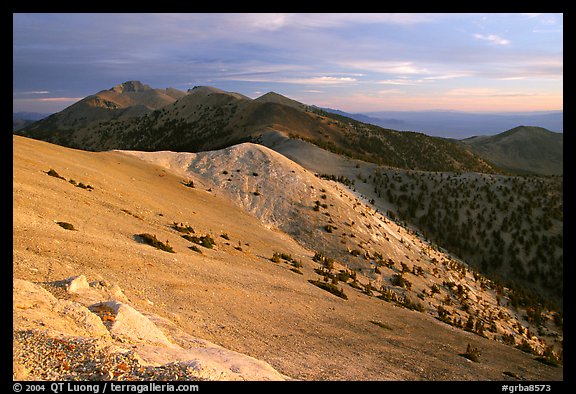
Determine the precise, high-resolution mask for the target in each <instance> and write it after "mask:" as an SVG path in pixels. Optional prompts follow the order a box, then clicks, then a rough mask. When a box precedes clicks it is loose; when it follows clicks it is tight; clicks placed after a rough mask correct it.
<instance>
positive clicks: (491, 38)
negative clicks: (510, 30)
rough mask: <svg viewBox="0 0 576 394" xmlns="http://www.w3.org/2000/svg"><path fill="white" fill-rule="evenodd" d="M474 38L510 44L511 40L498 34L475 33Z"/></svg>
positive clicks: (497, 43)
mask: <svg viewBox="0 0 576 394" xmlns="http://www.w3.org/2000/svg"><path fill="white" fill-rule="evenodd" d="M474 38H476V39H478V40H484V41H488V42H490V43H492V44H496V45H509V44H510V40H507V39H505V38H502V37H500V36H497V35H496V34H478V33H476V34H474Z"/></svg>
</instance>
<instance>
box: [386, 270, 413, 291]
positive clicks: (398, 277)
mask: <svg viewBox="0 0 576 394" xmlns="http://www.w3.org/2000/svg"><path fill="white" fill-rule="evenodd" d="M390 282H391V283H392V284H393V285H394V286H398V287H402V288H403V289H404V288H405V289H408V290H410V289H411V288H412V283H411V282H410V281H409V280H408V279H406V278H404V276H403V275H402V274H401V273H399V274H394V275H392V278H390Z"/></svg>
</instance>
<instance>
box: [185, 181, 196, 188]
mask: <svg viewBox="0 0 576 394" xmlns="http://www.w3.org/2000/svg"><path fill="white" fill-rule="evenodd" d="M182 184H183V185H184V186H186V187H190V188H194V181H193V180H191V179H190V180H187V181H185V182H182Z"/></svg>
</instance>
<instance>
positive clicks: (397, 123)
mask: <svg viewBox="0 0 576 394" xmlns="http://www.w3.org/2000/svg"><path fill="white" fill-rule="evenodd" d="M326 110H327V111H330V112H334V113H337V114H340V115H343V116H347V117H350V118H353V119H356V120H358V121H360V122H365V123H371V124H375V125H377V126H381V127H387V128H391V129H396V130H404V131H419V132H422V133H425V134H428V135H431V136H437V137H444V138H454V139H464V138H469V137H472V136H477V135H494V134H498V133H501V132H503V131H505V130H509V129H513V128H514V127H517V126H520V125H530V126H537V127H542V128H545V129H548V130H550V131H553V132H556V133H561V132H563V131H564V113H563V111H551V112H524V113H474V112H461V111H378V112H365V113H354V114H351V113H346V112H343V111H338V110H333V109H326Z"/></svg>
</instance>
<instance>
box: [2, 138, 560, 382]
mask: <svg viewBox="0 0 576 394" xmlns="http://www.w3.org/2000/svg"><path fill="white" fill-rule="evenodd" d="M13 144H14V164H13V170H14V171H13V174H14V175H13V187H14V194H13V196H14V197H13V199H14V215H13V216H14V221H13V223H14V224H13V229H14V237H13V250H14V258H13V272H14V278H15V284H14V289H15V290H14V292H15V294H16V293H17V292H18V291H19V290H18V291H17V289H20V288H21V287H22V286H23V287H25V288H33V289H34V290H33V291H34V292H41V291H40V290H38V289H37V287H34V286H42V287H43V288H44V289H46V290H49V291H53V294H54V295H55V298H56V300H63V299H64V301H66V300H65V298H67V297H68V296H70V297H76V295H74V294H70V293H71V291H70V289H69V287H70V286H68V290H67V291H66V288H67V287H66V285H64V283H65V282H63V281H64V280H65V279H66V278H70V277H75V276H78V275H84V276H85V277H86V279H87V283H89V284H92V285H89V286H88V287H86V286H85V285H84V286H82V288H84V289H85V290H90V292H91V290H92V289H96V288H100V287H99V286H103V287H105V288H106V289H109V290H106V293H105V294H107V295H106V296H105V298H106V299H105V300H95V299H94V298H93V299H91V300H90V301H89V302H87V303H85V304H82V302H81V300H80V299H73V298H70V299H69V300H67V301H70V302H72V303H74V304H70V303H68V302H64V303H63V301H54V299H52V298H50V297H48V298H49V299H50V301H49V302H48V304H50V305H52V307H51V308H52V309H50V308H48V310H47V312H49V313H52V314H53V313H56V314H57V315H58V318H59V319H60V318H66V319H67V318H68V317H69V316H68V317H65V316H62V314H61V312H62V308H61V306H62V305H64V306H65V305H68V306H70V308H72V309H71V310H75V311H77V312H74V316H81V315H82V314H84V315H85V316H92V317H90V318H86V319H80V320H81V321H84V322H89V321H91V322H92V323H90V324H91V325H90V327H92V326H93V327H99V328H95V329H94V330H97V334H94V333H95V332H96V331H93V332H92V333H93V334H94V335H92V334H90V336H89V337H86V338H89V339H87V340H86V341H84V340H82V338H80V339H78V340H77V342H73V343H72V345H74V346H76V345H78V344H82V345H81V346H80V347H81V348H82V349H86V351H88V350H89V349H94V347H93V346H99V345H98V344H97V343H96V342H97V341H96V339H97V336H98V335H100V334H101V335H102V336H103V337H105V338H108V336H107V335H110V337H111V338H112V341H116V340H117V338H122V335H120V334H118V331H115V329H112V331H111V330H110V329H109V327H107V324H109V323H111V321H110V320H109V319H114V321H116V319H117V317H118V314H119V313H120V312H119V311H120V310H121V308H120V304H126V305H128V306H129V307H130V308H132V309H133V310H135V311H138V312H139V313H140V314H142V315H143V316H145V317H147V318H148V320H150V321H151V322H152V323H154V325H155V326H156V327H157V328H158V330H159V331H156V330H153V331H155V332H156V334H155V335H156V338H167V340H168V342H170V343H171V345H168V344H167V343H165V345H166V346H168V347H171V346H172V345H174V346H179V348H178V349H177V350H178V351H177V352H176V351H175V352H165V353H164V354H165V355H166V357H167V358H164V359H162V360H152V362H156V364H153V365H146V364H145V362H142V361H138V360H139V358H137V357H134V358H127V356H126V355H125V356H123V357H124V358H122V357H121V356H115V355H114V353H113V352H111V351H108V350H106V352H107V353H106V354H109V357H108V358H107V360H112V361H110V362H111V363H112V364H111V367H110V368H111V369H110V371H111V373H112V375H114V374H115V373H117V372H118V370H120V371H122V370H123V369H126V368H128V370H129V371H130V372H129V373H130V374H135V375H134V376H135V377H138V378H142V377H143V376H144V375H145V374H152V373H157V374H161V373H163V372H162V371H165V370H166V368H167V366H168V365H169V364H170V365H175V364H171V363H174V362H180V364H178V365H176V366H174V367H170V368H173V369H171V371H172V372H170V373H176V374H180V375H178V376H187V377H188V378H191V377H192V376H196V377H198V378H208V379H213V378H214V375H211V374H207V375H202V374H199V370H198V369H196V370H194V368H192V369H188V367H189V366H190V365H192V364H193V365H200V364H201V363H200V364H198V363H196V364H194V363H192V364H190V363H188V361H191V359H194V360H196V357H198V356H193V357H191V356H190V355H189V353H186V354H188V355H187V356H186V357H185V358H186V359H187V360H183V358H180V359H178V357H176V356H177V355H178V354H182V352H183V351H185V352H188V350H189V348H191V342H194V341H192V340H191V339H190V337H186V338H189V340H188V342H186V341H182V340H180V339H178V338H181V337H182V335H183V334H182V332H183V333H185V334H186V335H188V336H191V337H194V338H201V339H202V340H204V341H210V342H212V343H214V344H216V345H218V346H221V347H223V348H225V349H229V350H230V351H233V352H236V353H233V354H235V355H237V353H241V354H245V355H247V356H249V357H251V358H248V359H246V358H242V359H243V360H251V363H252V364H251V365H257V366H258V367H259V368H260V367H261V368H263V369H262V370H266V371H267V373H270V374H272V375H267V376H276V377H278V376H279V375H274V374H275V373H276V372H274V371H273V370H271V369H269V368H268V366H266V364H262V363H260V362H256V361H254V360H253V359H256V360H261V361H263V362H265V363H267V364H268V365H269V366H271V367H272V368H273V369H274V370H276V371H278V372H279V373H280V374H282V376H280V377H286V376H289V377H290V378H294V379H304V380H325V379H328V380H502V379H511V380H513V379H536V380H557V379H562V368H561V367H553V366H550V365H547V364H545V363H542V362H539V361H537V360H536V358H537V357H543V356H544V355H548V356H551V354H552V353H551V351H552V350H554V352H555V353H556V354H558V353H560V352H561V338H562V336H561V331H559V329H558V328H557V327H555V326H554V324H553V322H552V319H553V316H552V315H549V316H548V320H547V321H546V322H545V324H544V326H542V327H541V328H540V330H538V329H536V327H535V326H534V325H532V323H529V322H528V321H527V320H526V319H525V318H524V315H525V313H526V312H525V311H524V310H522V308H519V309H514V308H511V307H510V306H508V305H507V304H508V302H509V293H508V291H507V290H506V289H504V288H498V287H496V286H494V284H493V283H491V282H490V281H488V280H486V279H485V278H483V277H481V276H478V275H477V274H476V273H474V272H473V271H472V270H470V269H469V268H468V267H466V266H465V264H463V263H462V262H459V261H457V260H455V259H454V258H453V257H451V256H449V255H447V254H445V253H443V252H441V251H439V250H438V249H437V248H435V247H434V246H433V245H430V244H428V243H427V242H424V241H423V240H422V239H420V238H419V237H417V236H416V235H415V234H414V233H413V232H412V231H409V230H407V229H406V228H404V227H402V226H400V225H398V224H397V223H394V222H393V221H390V220H388V219H386V218H385V217H382V216H381V215H380V214H378V213H377V212H375V211H374V210H373V209H372V208H370V207H368V206H367V205H366V204H365V203H364V202H363V201H362V200H361V199H360V198H359V197H358V196H356V195H354V194H353V193H352V192H351V191H350V190H348V189H347V188H345V187H343V186H341V185H340V184H337V183H335V182H332V181H327V180H324V179H319V178H317V177H315V176H314V175H313V174H312V173H310V172H309V171H307V170H305V169H303V168H301V167H300V166H298V165H296V164H295V163H293V162H290V161H289V160H287V159H286V158H283V157H281V156H279V155H278V154H276V153H275V152H273V151H270V150H269V149H266V148H263V147H260V146H255V145H253V144H244V145H240V146H237V147H232V148H230V149H228V150H224V151H220V152H207V153H202V154H197V155H192V156H188V155H182V154H173V153H170V152H164V153H150V155H151V159H150V160H151V161H154V162H156V163H158V164H161V165H162V166H158V165H155V164H151V163H145V162H143V161H142V160H140V159H137V158H135V157H132V155H133V154H132V155H128V154H126V153H121V152H101V153H92V152H83V151H76V150H71V149H67V148H62V147H58V146H54V145H51V144H47V143H44V142H39V141H34V140H29V139H25V138H22V137H14V142H13ZM263 160H268V162H267V163H266V164H263ZM218 166H221V167H220V168H218ZM259 166H260V167H259ZM50 169H53V170H54V171H50ZM238 170H240V171H238ZM225 171H227V172H228V173H227V174H225V173H224V172H225ZM255 173H256V174H255ZM57 174H58V175H60V178H59V177H56V176H54V175H57ZM50 175H52V176H50ZM275 177H277V178H275ZM62 178H64V179H62ZM228 179H231V180H230V181H228ZM268 179H269V180H268ZM282 180H283V181H282ZM88 186H89V187H88ZM192 186H193V187H192ZM310 186H313V188H314V190H313V188H312V187H310ZM254 188H256V190H254ZM303 190H309V193H308V194H309V196H306V195H305V196H302V195H301V194H299V193H304V192H303ZM322 190H324V191H322ZM254 192H258V193H257V194H254ZM324 194H325V195H326V198H323V197H322V195H324ZM259 197H264V198H265V199H266V201H261V200H263V199H260V200H259V199H258V198H259ZM300 199H301V201H302V202H301V206H294V205H293V204H294V203H295V201H300ZM316 201H319V204H316ZM286 203H287V205H286ZM323 204H325V207H324V205H323ZM239 206H241V207H244V209H239ZM316 206H318V208H317V210H315V207H316ZM249 212H251V213H249ZM255 215H257V216H260V217H261V218H262V219H263V221H264V223H265V224H266V225H264V224H263V221H262V220H260V219H259V218H257V217H256V216H255ZM291 215H293V216H294V217H295V218H296V220H293V219H291ZM281 217H285V218H286V220H285V221H286V223H283V221H281V220H279V219H278V218H281ZM330 220H332V221H333V223H331V222H330ZM299 221H300V223H299ZM352 221H354V223H352ZM65 223H69V224H70V225H72V226H69V225H65ZM327 225H331V226H332V227H331V228H329V227H326V226H327ZM368 225H369V226H368ZM305 229H308V231H309V233H306V232H304V230H305ZM328 229H331V230H332V231H331V232H330V231H328ZM143 234H152V235H154V236H156V238H157V240H159V241H160V242H162V243H163V244H164V245H167V246H169V247H170V248H171V249H172V251H173V252H174V253H170V252H167V251H164V250H159V249H156V248H154V247H152V246H150V245H147V244H145V243H144V242H143V241H144V239H145V238H144V237H143ZM344 234H346V235H344ZM183 235H186V236H187V237H183ZM209 240H211V241H212V242H208V241H209ZM342 241H344V242H342ZM356 249H357V250H358V252H359V253H356V252H354V251H355V250H356ZM333 256H334V259H332V257H333ZM337 256H341V257H342V259H339V258H336V257H337ZM346 259H349V260H346ZM19 280H23V281H27V282H31V283H33V284H34V286H33V285H31V284H27V283H22V282H19ZM323 283H324V285H323ZM106 284H108V285H106ZM327 284H332V285H333V286H328V285H327ZM58 285H61V287H63V288H64V289H63V290H62V289H59V288H58ZM115 285H116V286H118V288H121V289H122V293H120V292H119V291H118V288H117V287H115ZM112 288H114V289H116V290H115V291H114V292H113V294H112V293H111V291H112ZM333 288H336V289H337V290H339V292H334V291H332V290H333ZM325 289H328V290H331V291H326V290H325ZM72 293H73V292H72ZM334 293H340V295H342V293H343V294H344V295H345V297H341V296H337V295H335V294H334ZM43 294H44V293H43ZM122 294H123V295H124V296H122ZM44 296H46V297H47V295H46V294H44V295H43V297H44ZM26 297H29V296H26ZM123 297H125V298H123ZM17 300H18V298H17V297H15V303H14V306H15V309H14V316H15V322H16V323H17V324H15V326H14V338H15V343H16V346H15V348H14V354H15V361H16V363H17V364H18V360H20V364H19V365H20V366H21V367H20V369H19V370H20V371H21V372H22V373H23V374H26V373H28V374H32V375H34V373H35V372H34V371H35V370H34V368H33V367H34V366H33V365H32V366H31V365H26V363H25V362H24V361H23V360H22V359H21V358H19V355H20V354H22V351H21V349H26V347H27V346H36V345H37V347H36V348H35V350H36V351H37V352H38V354H45V355H46V357H48V355H47V354H46V353H45V352H46V349H45V347H42V346H41V345H38V344H39V343H44V344H46V343H53V342H50V341H53V340H52V339H47V338H53V337H54V335H53V333H54V330H56V331H57V329H58V326H56V327H52V324H58V319H46V320H40V322H42V323H43V324H44V325H42V324H36V325H35V326H31V325H33V324H35V323H34V322H33V321H32V320H30V319H28V320H26V319H24V318H22V316H24V317H25V315H23V313H27V311H28V312H30V313H32V312H33V311H35V308H31V307H29V305H28V306H26V304H25V303H24V302H23V301H22V302H23V305H24V307H23V308H16V306H18V305H20V301H17ZM102 301H105V302H110V301H115V302H114V303H110V304H106V307H100V309H99V308H96V307H94V303H97V302H102ZM39 305H40V304H39ZM57 305H60V306H57ZM84 305H88V306H89V307H92V310H90V308H88V309H87V310H88V311H90V313H91V314H88V312H86V309H82V308H85V306H84ZM117 307H118V308H117ZM132 309H126V310H127V311H131V310H132ZM130 313H132V312H130ZM52 316H54V315H52ZM106 316H108V317H106ZM151 316H152V317H151ZM154 316H157V317H154ZM94 317H96V318H97V319H100V320H101V322H102V324H103V325H104V328H105V329H106V331H104V330H103V329H102V326H100V325H99V324H97V323H98V321H97V320H95V319H94ZM471 318H472V319H471ZM88 319H89V320H88ZM166 321H168V322H170V323H167V322H166ZM161 322H164V323H161ZM469 322H471V323H469ZM75 324H76V323H75ZM82 324H84V323H82ZM470 324H471V325H472V326H470ZM77 325H78V324H76V326H77ZM176 328H177V330H176ZM76 329H78V330H79V329H82V330H86V325H81V327H80V328H76ZM467 329H468V331H467ZM160 333H161V334H162V335H163V336H162V335H161V334H160ZM175 333H180V334H178V335H176V334H175ZM64 334H66V335H70V334H71V333H70V332H64ZM78 334H80V336H81V337H82V336H83V335H85V332H76V333H75V334H73V335H76V336H78ZM58 335H60V334H58ZM115 335H116V337H115ZM138 335H141V334H137V335H136V336H138ZM30 338H32V339H30ZM75 338H76V337H75ZM68 339H69V338H68ZM68 339H67V340H68ZM75 340H76V339H75ZM106 340H108V341H110V339H106ZM130 340H132V339H130ZM195 341H196V342H195V343H197V341H198V340H195ZM505 341H507V342H508V343H509V344H505V343H503V342H505ZM512 341H513V342H514V344H515V345H517V346H521V347H522V348H523V349H524V350H525V351H521V350H520V349H517V348H514V347H513V345H512ZM161 342H164V340H162V341H161ZM67 343H68V344H71V343H70V342H67ZM112 343H114V344H116V345H118V346H120V347H122V345H121V344H118V343H117V342H112ZM18 344H20V345H18ZM34 344H36V345H34ZM106 344H107V345H110V344H111V342H106ZM134 344H136V345H137V346H139V345H138V344H137V343H134ZM468 344H470V345H471V347H472V348H477V349H478V350H479V352H480V359H479V360H478V361H480V362H472V361H470V360H469V359H468V358H466V357H463V356H462V355H463V354H466V350H467V345H468ZM18 346H21V347H18ZM43 349H44V350H43ZM98 349H103V348H102V347H98ZM182 349H184V350H182ZM529 349H531V351H533V352H534V353H535V354H529V353H527V352H526V351H528V350H529ZM135 353H136V354H138V355H139V356H138V357H140V358H142V359H143V360H144V361H146V360H145V354H141V353H138V351H136V352H135ZM168 356H169V357H168ZM468 356H470V355H469V354H468ZM238 357H241V356H238ZM242 357H243V356H242ZM548 359H549V357H548ZM113 360H120V361H119V362H117V363H116V364H114V361H113ZM64 361H67V360H64ZM136 361H138V362H136ZM182 361H186V362H187V364H186V366H183V364H181V362H182ZM50 362H51V363H53V364H50V365H51V366H52V367H51V368H50V369H51V370H53V371H55V370H59V371H61V370H62V369H64V370H65V369H66V364H64V363H62V362H61V363H60V364H58V362H59V361H58V359H53V358H52V359H50ZM148 362H150V360H148ZM124 364H125V365H124ZM217 364H218V368H220V370H221V371H222V370H226V371H227V373H228V374H229V375H227V377H226V378H225V379H232V378H234V376H239V375H238V372H237V370H236V369H235V368H232V369H231V367H230V364H222V363H221V362H220V361H219V362H218V363H217ZM119 365H122V366H121V367H119ZM150 366H152V367H154V368H159V369H156V370H153V369H148V367H150ZM80 367H81V366H78V368H80ZM170 368H168V369H170ZM214 368H215V367H214ZM104 370H105V368H104V369H103V368H99V369H98V370H97V371H94V374H95V375H94V376H95V377H101V378H109V376H110V374H107V373H105V374H103V375H100V373H101V372H103V371H104ZM230 371H231V372H230ZM124 372H128V371H124ZM194 374H196V375H194ZM42 376H44V375H42ZM59 376H63V375H59ZM130 376H132V375H130ZM146 376H148V375H146ZM159 376H162V375H159ZM245 376H251V377H248V378H249V379H256V378H258V377H257V375H250V374H249V373H248V372H246V375H245Z"/></svg>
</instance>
